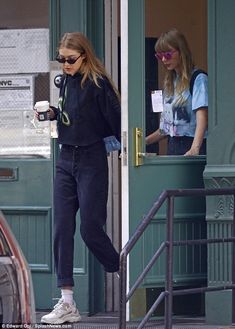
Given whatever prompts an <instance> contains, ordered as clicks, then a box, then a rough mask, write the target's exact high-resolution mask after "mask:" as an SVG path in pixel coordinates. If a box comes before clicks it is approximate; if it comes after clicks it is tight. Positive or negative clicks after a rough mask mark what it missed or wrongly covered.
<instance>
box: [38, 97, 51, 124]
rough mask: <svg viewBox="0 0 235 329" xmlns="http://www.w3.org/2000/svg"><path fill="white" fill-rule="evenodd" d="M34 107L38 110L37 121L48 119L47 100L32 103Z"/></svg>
mask: <svg viewBox="0 0 235 329" xmlns="http://www.w3.org/2000/svg"><path fill="white" fill-rule="evenodd" d="M34 108H35V110H36V111H37V112H38V120H39V121H46V120H48V110H49V102H48V101H40V102H36V104H35V105H34Z"/></svg>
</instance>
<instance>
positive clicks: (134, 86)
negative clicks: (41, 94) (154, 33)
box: [121, 0, 206, 318]
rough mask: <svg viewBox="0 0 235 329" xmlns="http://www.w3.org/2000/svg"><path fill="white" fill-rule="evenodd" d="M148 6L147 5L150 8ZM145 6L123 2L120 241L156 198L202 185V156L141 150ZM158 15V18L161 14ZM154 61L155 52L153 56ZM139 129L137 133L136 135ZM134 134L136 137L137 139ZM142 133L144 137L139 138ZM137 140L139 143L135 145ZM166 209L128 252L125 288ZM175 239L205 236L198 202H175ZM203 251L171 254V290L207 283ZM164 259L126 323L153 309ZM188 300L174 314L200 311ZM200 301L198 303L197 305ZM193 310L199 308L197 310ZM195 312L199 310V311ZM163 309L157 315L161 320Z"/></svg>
mask: <svg viewBox="0 0 235 329" xmlns="http://www.w3.org/2000/svg"><path fill="white" fill-rule="evenodd" d="M150 2H151V1H146V4H150ZM145 10H146V8H145V1H142V0H129V1H125V0H123V1H121V49H122V51H121V90H122V113H123V116H122V137H123V143H122V207H123V209H122V241H123V245H124V244H125V243H126V241H127V240H128V239H129V238H130V237H131V236H132V234H133V232H134V231H135V229H136V227H137V225H138V224H139V222H140V221H141V219H142V218H143V216H144V215H145V214H146V213H147V211H148V210H149V209H150V207H151V206H152V205H153V203H154V201H155V200H156V199H157V197H158V195H159V194H160V193H161V192H162V191H163V190H165V189H178V188H197V187H202V186H203V171H204V166H205V157H192V158H185V157H181V156H176V157H172V156H170V157H169V156H157V155H156V154H153V153H151V154H147V153H146V150H145V146H144V136H145V127H146V116H145V108H146V104H147V102H146V93H145V90H146V89H147V88H146V83H145V82H146V81H147V79H146V75H147V71H148V70H146V67H145V61H146V58H145V56H146V54H147V51H146V49H145V48H146V47H145V44H146V40H145V39H146V35H145ZM160 15H161V14H160ZM152 54H153V56H154V52H153V53H152ZM136 128H140V130H138V129H137V130H136ZM136 131H137V135H138V133H139V135H138V136H136ZM141 132H143V136H142V137H141V136H140V135H141ZM136 140H137V142H136ZM136 143H140V144H141V143H142V144H143V146H142V148H141V149H140V152H141V153H142V156H141V157H139V158H138V157H137V158H138V160H141V162H142V164H140V165H138V163H137V164H136V153H135V144H136ZM165 217H166V215H165V208H163V209H161V210H160V212H159V213H158V214H157V215H156V216H155V218H154V219H153V220H152V222H151V224H150V225H149V227H148V229H147V230H146V231H145V233H144V234H143V236H142V238H141V239H140V241H139V242H138V243H137V244H136V246H135V247H134V249H133V250H132V251H131V253H130V258H129V263H128V264H129V266H128V288H130V287H131V286H132V284H133V283H134V281H135V279H136V278H137V277H138V275H139V274H140V273H141V271H142V270H143V268H144V266H145V265H146V264H147V263H148V261H149V260H150V258H151V257H152V255H153V253H154V252H155V251H156V248H157V247H158V246H159V245H160V243H161V242H162V241H164V240H165ZM174 236H175V239H182V240H184V239H185V238H187V239H194V238H203V237H205V236H206V224H205V204H204V202H203V201H202V200H197V199H180V200H176V202H175V217H174ZM203 252H204V254H205V255H206V251H205V249H201V248H199V247H187V248H186V247H180V248H178V249H175V251H174V285H175V287H182V286H183V287H186V286H187V287H193V286H199V285H202V284H205V281H206V258H205V257H203V256H202V254H203ZM164 257H165V256H164V255H163V256H161V257H160V260H159V261H158V263H157V264H156V265H155V266H153V268H152V269H151V270H150V272H149V273H148V275H147V277H146V278H145V280H144V282H143V284H142V286H141V287H140V288H138V289H137V291H136V293H135V294H134V295H133V297H132V298H131V301H130V308H129V316H130V318H139V317H141V316H143V315H144V314H145V312H146V310H147V309H148V308H149V307H150V306H151V305H152V303H153V301H155V299H156V298H157V296H158V294H159V292H160V291H161V290H162V289H163V287H164V282H165V258H164ZM188 298H190V297H187V298H185V299H184V298H183V299H182V300H181V303H176V305H174V310H173V312H174V313H175V314H177V313H178V314H180V313H181V312H184V314H185V313H187V312H188V313H190V314H192V313H195V312H199V313H200V312H201V311H202V310H201V309H200V308H201V307H202V305H201V304H202V303H201V302H200V300H199V299H197V297H195V296H194V303H192V304H191V303H190V304H191V305H194V306H195V307H194V306H192V307H191V308H190V307H187V305H188ZM197 301H198V302H197ZM196 308H197V309H196ZM198 308H199V309H198ZM162 313H163V310H162V307H161V308H160V309H158V310H157V313H156V314H157V315H162Z"/></svg>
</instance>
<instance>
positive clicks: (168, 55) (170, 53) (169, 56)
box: [155, 50, 178, 61]
mask: <svg viewBox="0 0 235 329" xmlns="http://www.w3.org/2000/svg"><path fill="white" fill-rule="evenodd" d="M177 51H178V50H171V51H158V52H157V53H155V57H156V58H157V59H159V60H160V61H162V59H163V57H164V58H165V59H166V60H169V59H172V56H173V54H174V53H175V52H177Z"/></svg>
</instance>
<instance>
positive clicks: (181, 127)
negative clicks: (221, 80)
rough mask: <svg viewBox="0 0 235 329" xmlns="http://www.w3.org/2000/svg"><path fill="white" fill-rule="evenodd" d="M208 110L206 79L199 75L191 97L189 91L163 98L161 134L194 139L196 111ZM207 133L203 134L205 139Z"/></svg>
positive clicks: (201, 74) (204, 76)
mask: <svg viewBox="0 0 235 329" xmlns="http://www.w3.org/2000/svg"><path fill="white" fill-rule="evenodd" d="M201 107H204V108H208V77H207V75H206V74H203V73H200V74H199V75H198V76H197V77H196V79H195V81H194V86H193V95H192V96H191V94H190V91H189V89H188V90H185V91H184V92H183V93H182V94H181V95H179V94H176V93H175V94H174V95H173V96H170V97H167V96H166V95H164V96H163V112H162V113H161V119H160V130H161V133H162V134H165V135H169V136H171V137H173V136H189V137H194V134H195V129H196V111H197V109H199V108H201ZM206 135H207V132H206V133H205V137H206Z"/></svg>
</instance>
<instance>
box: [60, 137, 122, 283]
mask: <svg viewBox="0 0 235 329" xmlns="http://www.w3.org/2000/svg"><path fill="white" fill-rule="evenodd" d="M107 198H108V163H107V153H106V149H105V145H104V143H103V142H99V143H96V144H93V145H91V146H87V147H86V146H85V147H74V146H66V145H63V146H62V149H61V152H60V156H59V159H58V162H57V166H56V178H55V185H54V258H55V268H56V273H57V280H58V281H57V282H58V287H62V286H73V285H74V281H73V257H74V234H75V230H76V214H77V211H78V209H80V220H81V222H80V233H81V236H82V239H83V240H84V242H85V243H86V245H87V247H88V248H89V250H90V251H91V252H92V253H93V254H94V255H95V257H96V258H97V259H98V260H99V262H100V263H101V264H102V265H103V266H104V269H105V271H107V272H116V271H118V270H119V254H118V253H117V252H116V250H115V249H114V247H113V245H112V243H111V241H110V239H109V237H108V236H107V234H106V233H105V231H104V224H105V222H106V216H107Z"/></svg>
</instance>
